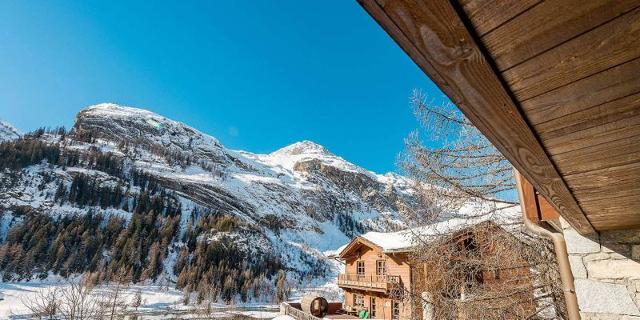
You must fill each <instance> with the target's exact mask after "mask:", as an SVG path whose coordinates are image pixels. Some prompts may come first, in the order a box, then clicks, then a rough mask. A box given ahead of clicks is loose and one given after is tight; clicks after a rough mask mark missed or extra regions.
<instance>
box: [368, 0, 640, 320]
mask: <svg viewBox="0 0 640 320" xmlns="http://www.w3.org/2000/svg"><path fill="white" fill-rule="evenodd" d="M358 2H359V3H360V4H361V5H362V7H363V8H364V9H365V10H366V11H367V12H368V13H369V14H370V15H371V16H372V17H373V18H374V19H375V20H376V21H377V22H378V23H379V24H380V26H382V28H383V29H384V30H385V31H386V32H387V33H388V34H389V35H390V36H391V37H392V38H393V39H394V40H395V41H396V42H397V44H398V45H399V46H400V47H401V48H402V49H403V50H404V51H405V52H406V53H407V54H408V55H409V56H410V57H411V59H413V61H414V62H415V63H416V64H417V65H418V66H419V67H420V68H421V69H422V70H423V71H424V72H425V74H427V75H428V76H429V77H430V78H431V80H433V82H434V83H436V84H437V85H438V86H439V87H440V89H441V90H442V91H443V92H444V93H445V94H446V95H447V96H448V97H449V98H450V99H451V101H452V102H453V103H455V104H456V105H457V106H458V107H459V108H460V110H461V111H462V112H463V113H464V114H465V115H466V116H467V118H469V120H470V121H471V122H472V123H473V124H474V125H475V126H476V127H478V129H479V130H480V131H481V132H482V133H483V134H484V135H485V136H486V137H487V138H488V139H489V140H490V141H491V142H492V143H493V144H494V145H495V146H496V147H497V148H498V149H499V150H500V152H501V153H502V154H503V155H504V156H505V157H506V158H507V159H508V160H509V161H510V162H511V164H512V165H513V166H514V167H515V169H517V171H518V172H519V173H518V175H520V177H519V180H520V182H521V183H520V188H521V190H520V195H521V201H522V204H523V208H524V209H525V210H524V211H525V213H526V217H525V220H531V221H532V222H533V223H534V224H536V225H537V226H538V227H541V228H543V229H544V230H543V229H539V228H538V227H536V226H532V227H531V228H532V229H536V230H538V232H539V233H541V234H547V235H548V236H549V237H550V238H554V241H555V243H556V251H557V252H559V254H560V256H559V257H558V258H559V262H560V264H561V266H560V267H561V268H562V269H563V270H564V269H566V268H565V267H566V266H568V262H567V263H565V262H563V261H565V260H567V259H566V251H567V248H566V247H565V248H562V247H563V246H564V240H563V239H560V238H558V237H556V235H558V232H560V236H562V234H563V233H564V234H565V235H567V234H568V235H571V237H570V238H569V239H568V240H567V241H568V242H570V243H569V244H571V242H574V244H575V243H581V245H583V247H582V248H581V249H580V250H583V251H584V250H587V251H588V252H583V251H580V250H578V251H575V252H573V253H572V252H569V254H570V255H571V254H575V256H576V257H583V256H584V255H585V254H591V253H594V254H595V253H596V252H591V251H589V250H592V251H593V250H596V251H597V250H601V251H602V252H601V253H603V254H604V255H607V254H608V252H611V251H614V252H615V253H617V254H619V255H622V256H623V257H626V258H627V259H629V261H624V265H622V263H621V262H616V261H617V260H615V259H614V258H613V257H612V258H611V259H612V260H611V261H612V262H607V263H610V264H611V263H617V264H619V265H622V266H623V267H621V268H622V269H618V270H625V271H620V272H619V275H615V274H610V273H608V274H606V275H605V274H604V273H606V272H605V271H603V272H601V273H603V275H601V277H605V276H606V277H608V278H611V279H616V278H618V279H624V281H625V285H626V286H628V287H632V286H635V285H636V284H635V281H636V280H634V279H637V274H638V272H639V271H638V270H640V264H638V262H640V246H639V245H640V240H639V239H640V236H639V235H640V0H592V1H591V0H590V1H577V0H428V1H427V0H358ZM559 216H561V217H562V219H563V220H564V221H566V222H567V223H568V227H566V228H564V227H561V226H560V224H559V219H558V218H559ZM537 228H538V229H537ZM545 230H547V231H545ZM571 230H575V231H577V232H578V233H579V234H580V235H582V236H583V237H584V238H585V239H588V240H589V241H591V242H594V245H593V246H592V247H593V249H589V248H590V247H589V248H587V247H585V246H586V244H582V243H583V242H585V240H583V239H582V238H579V237H575V236H573V233H572V232H573V231H571ZM613 240H615V241H613ZM585 243H588V242H585ZM572 247H575V245H570V246H569V251H571V250H574V249H573V248H572ZM602 247H605V248H604V249H603V248H602ZM634 248H637V249H634ZM605 249H606V250H605ZM607 250H609V251H607ZM634 250H635V251H634ZM563 251H564V252H565V253H564V256H565V257H564V258H563V257H562V255H563V254H562V252H563ZM634 252H637V254H634ZM581 255H583V256H581ZM618 258H619V257H618ZM634 261H635V264H634ZM571 266H572V268H573V267H575V266H574V265H571ZM582 267H584V266H582ZM582 267H581V268H582ZM586 267H587V268H589V267H594V268H595V267H596V266H595V265H593V266H592V265H590V264H588V265H586ZM576 270H578V269H576ZM576 270H574V273H575V272H576ZM598 270H604V269H603V268H600V269H598ZM578 271H579V270H578ZM590 275H591V273H587V274H586V275H584V281H583V280H581V281H580V282H579V283H578V284H580V285H582V286H583V287H584V288H585V289H584V290H591V291H592V292H586V291H585V292H582V293H581V292H580V289H579V288H578V289H577V290H574V289H573V281H574V279H573V276H572V275H571V271H569V273H568V274H566V275H565V276H563V279H562V281H563V285H564V286H565V292H566V297H567V304H568V309H569V317H570V319H579V318H580V317H581V316H582V317H589V318H590V317H595V318H597V319H600V317H612V319H613V318H615V317H617V316H639V315H640V299H638V298H637V297H635V298H634V297H633V295H634V294H633V293H632V294H631V298H630V299H631V300H629V301H630V304H628V306H627V307H626V308H618V309H616V308H613V307H611V306H612V305H613V304H615V303H617V300H616V299H614V300H611V301H612V302H607V301H609V300H607V299H608V297H606V296H603V297H601V301H603V303H602V304H601V305H599V306H597V307H593V306H596V305H597V302H596V301H593V300H594V298H593V297H589V294H591V295H593V294H597V292H595V291H601V290H599V289H597V290H595V291H594V289H593V288H595V287H596V285H599V286H600V287H599V288H602V290H603V291H604V290H614V289H616V288H614V287H612V286H608V287H606V288H608V289H605V283H604V282H602V281H600V279H597V278H592V277H591V276H590ZM581 276H582V275H581ZM599 281H600V282H601V283H599V284H598V282H599ZM620 281H621V280H618V282H620ZM588 288H591V289H588ZM616 290H617V289H616ZM576 291H577V292H578V298H579V299H583V300H582V301H581V307H580V314H578V308H577V307H575V308H574V307H572V306H571V304H573V303H572V302H571V301H572V300H573V301H575V300H576V297H575V294H576ZM572 295H573V297H572ZM628 298H629V297H626V298H625V299H628ZM634 299H635V300H634ZM618 300H619V299H618ZM634 301H635V302H634ZM582 302H584V303H582ZM587 302H588V303H587ZM634 303H635V307H634ZM589 308H591V309H592V310H588V309H589ZM609 309H610V311H606V312H605V310H609ZM606 313H608V314H606ZM595 318H594V319H595Z"/></svg>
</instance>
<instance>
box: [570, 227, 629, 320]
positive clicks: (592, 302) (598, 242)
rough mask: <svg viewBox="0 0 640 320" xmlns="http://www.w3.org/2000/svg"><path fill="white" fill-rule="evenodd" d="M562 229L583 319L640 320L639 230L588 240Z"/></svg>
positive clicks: (607, 232)
mask: <svg viewBox="0 0 640 320" xmlns="http://www.w3.org/2000/svg"><path fill="white" fill-rule="evenodd" d="M562 226H563V232H564V236H565V239H566V241H567V251H568V253H569V262H570V264H571V270H572V271H573V276H574V278H575V285H576V293H577V295H578V304H579V305H580V313H581V314H582V319H583V320H613V319H628V320H631V319H633V320H640V229H634V230H623V231H605V232H601V233H600V235H599V236H597V237H594V238H586V237H583V236H581V235H580V234H578V233H577V232H576V231H575V230H574V229H573V228H571V227H570V226H569V225H568V224H567V223H566V222H565V221H562Z"/></svg>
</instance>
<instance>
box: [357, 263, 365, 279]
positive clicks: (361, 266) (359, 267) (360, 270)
mask: <svg viewBox="0 0 640 320" xmlns="http://www.w3.org/2000/svg"><path fill="white" fill-rule="evenodd" d="M356 273H357V274H358V275H359V276H364V261H357V262H356Z"/></svg>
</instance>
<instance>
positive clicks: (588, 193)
mask: <svg viewBox="0 0 640 320" xmlns="http://www.w3.org/2000/svg"><path fill="white" fill-rule="evenodd" d="M639 176H640V162H633V163H630V164H626V165H622V166H618V167H609V168H603V169H599V170H593V171H589V172H584V173H578V174H572V175H567V176H565V180H566V181H567V183H568V184H569V186H570V187H571V189H572V190H573V192H574V193H575V194H576V196H577V197H578V198H580V199H581V201H582V202H588V201H592V200H596V199H608V198H616V197H624V196H632V195H636V196H638V195H639V194H640V183H639V182H638V177H639ZM636 209H637V208H636ZM633 211H635V210H633ZM633 211H632V212H633ZM635 212H637V211H635Z"/></svg>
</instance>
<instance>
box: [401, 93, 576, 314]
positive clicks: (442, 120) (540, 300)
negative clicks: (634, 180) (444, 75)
mask: <svg viewBox="0 0 640 320" xmlns="http://www.w3.org/2000/svg"><path fill="white" fill-rule="evenodd" d="M411 103H412V105H413V107H414V111H415V114H416V117H417V118H418V120H419V121H420V123H421V125H422V129H423V130H424V132H425V133H426V138H427V139H428V140H426V141H423V140H422V139H423V136H424V135H422V136H421V134H420V133H421V131H416V132H414V133H412V134H411V135H410V136H409V137H408V138H407V140H406V152H405V154H404V155H403V157H402V158H401V160H400V165H401V167H402V168H403V169H404V170H405V172H406V173H407V174H408V175H409V176H410V177H411V178H413V179H414V180H415V181H417V185H416V189H417V190H418V195H419V200H420V205H419V206H418V208H419V209H416V210H414V211H413V212H412V214H413V221H417V226H421V227H420V228H416V229H415V230H421V232H415V236H414V238H415V239H414V242H415V244H416V249H415V250H414V253H413V254H412V257H411V260H412V265H414V266H416V268H417V271H418V274H419V276H418V277H417V280H418V281H417V282H416V283H415V285H414V288H413V289H412V290H411V291H412V292H399V293H398V295H399V298H403V299H408V300H411V301H412V305H414V306H415V308H416V310H414V312H416V313H419V312H421V311H420V310H421V309H422V307H423V306H424V307H425V309H426V310H431V313H432V314H431V315H430V316H431V318H432V319H456V318H458V317H463V318H465V319H539V318H563V317H564V316H563V315H564V314H565V313H564V300H563V295H562V292H561V289H560V287H559V280H558V279H559V277H558V271H557V263H556V260H555V256H554V255H553V251H552V250H553V249H552V248H553V246H552V245H551V244H550V243H549V241H547V240H545V239H540V238H537V237H535V236H533V235H531V234H529V233H527V232H526V231H525V230H524V228H523V227H522V226H521V220H520V219H511V220H507V219H505V217H504V216H503V215H504V212H507V211H511V212H513V209H512V210H509V209H510V208H513V207H516V206H518V202H517V200H516V196H515V191H514V189H515V181H514V178H513V175H512V167H511V165H510V163H509V162H508V161H507V160H506V159H505V158H504V157H503V156H502V154H500V152H499V151H498V150H497V149H496V148H495V147H494V146H493V145H491V143H490V142H489V141H488V140H487V139H486V138H485V137H484V136H483V135H482V134H481V133H480V132H479V131H478V130H477V129H476V128H475V127H474V126H473V125H472V124H471V123H470V122H469V120H468V119H467V118H465V117H464V115H463V114H462V113H461V112H460V111H459V110H458V109H457V108H456V107H455V106H453V105H452V104H450V103H443V104H434V103H432V102H430V101H426V99H425V97H424V96H423V95H422V94H421V93H420V92H418V91H415V92H414V93H413V95H412V97H411ZM451 219H454V220H458V223H457V224H462V225H466V226H467V227H466V228H464V229H463V230H465V231H464V232H462V233H461V232H460V230H461V228H440V229H437V230H435V229H434V230H430V229H429V227H428V226H434V225H437V223H440V224H442V223H443V221H453V220H451ZM460 220H462V221H465V222H466V223H464V222H463V223H460V222H459V221H460ZM480 221H485V222H486V221H496V222H498V223H497V224H492V226H495V228H497V229H495V228H494V227H491V228H489V227H487V225H485V224H482V223H481V224H478V222H480ZM474 226H476V227H474ZM477 226H481V227H477ZM426 234H428V236H427V235H426ZM418 309H420V310H418Z"/></svg>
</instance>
